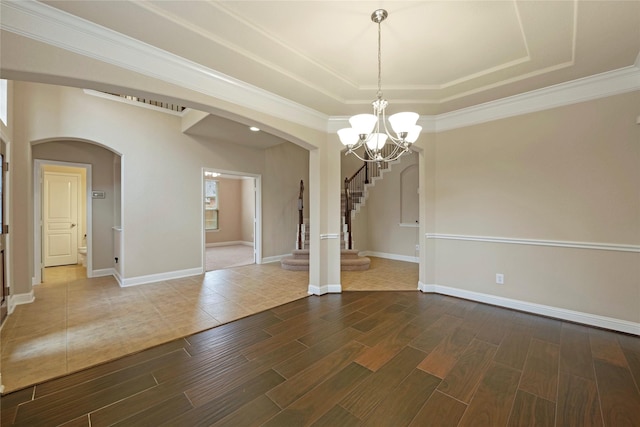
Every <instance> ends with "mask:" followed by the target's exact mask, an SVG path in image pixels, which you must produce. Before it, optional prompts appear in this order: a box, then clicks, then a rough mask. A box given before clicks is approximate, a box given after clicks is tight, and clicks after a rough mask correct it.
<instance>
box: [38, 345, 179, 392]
mask: <svg viewBox="0 0 640 427" xmlns="http://www.w3.org/2000/svg"><path fill="white" fill-rule="evenodd" d="M185 347H188V343H187V342H186V341H185V340H183V339H178V340H174V341H170V342H168V343H165V344H161V345H158V346H156V347H153V348H150V349H147V350H145V351H143V352H139V353H135V354H132V355H129V356H125V357H122V358H120V359H117V360H113V361H111V362H107V363H104V364H101V365H98V366H94V367H91V368H88V369H83V370H82V371H78V372H75V373H72V374H70V375H65V376H64V377H60V378H56V379H53V380H51V381H47V382H44V383H42V384H38V385H37V386H36V393H35V396H36V397H42V396H46V395H48V394H52V393H55V392H57V391H60V390H64V389H69V388H71V387H73V386H76V385H78V384H82V383H85V382H87V381H91V380H94V379H96V378H98V377H101V376H104V375H108V374H112V373H114V372H117V371H121V370H122V369H127V368H130V367H132V366H136V365H140V364H142V363H145V362H149V361H151V360H153V359H156V358H159V357H163V356H166V355H167V354H170V353H174V352H175V351H176V350H183V349H184V348H185Z"/></svg>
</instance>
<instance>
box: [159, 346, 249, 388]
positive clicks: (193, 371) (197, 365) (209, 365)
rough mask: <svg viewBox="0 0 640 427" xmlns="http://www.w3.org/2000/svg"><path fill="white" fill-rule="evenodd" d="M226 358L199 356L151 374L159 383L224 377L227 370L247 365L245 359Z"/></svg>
mask: <svg viewBox="0 0 640 427" xmlns="http://www.w3.org/2000/svg"><path fill="white" fill-rule="evenodd" d="M227 356H228V357H224V356H223V357H219V354H217V353H213V354H200V355H197V356H193V357H192V358H191V359H187V360H183V361H181V363H176V364H174V365H173V366H167V367H164V368H159V369H156V370H155V371H154V372H153V374H154V376H155V378H156V380H157V381H158V382H159V383H164V382H167V381H171V380H173V379H176V378H183V379H185V378H188V377H194V376H200V375H207V376H211V375H215V374H216V373H218V374H219V375H224V373H225V371H226V370H228V369H232V368H235V367H237V366H241V365H245V364H247V363H249V361H248V360H247V358H246V357H244V356H242V355H239V354H234V355H227Z"/></svg>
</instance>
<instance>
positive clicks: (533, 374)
mask: <svg viewBox="0 0 640 427" xmlns="http://www.w3.org/2000/svg"><path fill="white" fill-rule="evenodd" d="M559 358H560V349H559V346H558V345H557V344H552V343H550V342H547V341H541V340H539V339H535V338H534V339H532V340H531V343H530V345H529V354H528V355H527V361H526V363H525V365H524V370H523V373H522V380H521V381H520V389H521V390H524V391H527V392H529V393H531V394H534V395H536V396H539V397H541V398H543V399H547V400H550V401H552V402H555V401H556V395H557V391H558V364H559Z"/></svg>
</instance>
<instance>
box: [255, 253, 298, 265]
mask: <svg viewBox="0 0 640 427" xmlns="http://www.w3.org/2000/svg"><path fill="white" fill-rule="evenodd" d="M288 256H291V254H284V255H275V256H268V257H266V258H262V262H261V263H260V264H269V263H270V262H280V261H282V258H286V257H288Z"/></svg>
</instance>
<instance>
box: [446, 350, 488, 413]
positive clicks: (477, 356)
mask: <svg viewBox="0 0 640 427" xmlns="http://www.w3.org/2000/svg"><path fill="white" fill-rule="evenodd" d="M496 349H497V347H496V346H495V345H493V344H489V343H487V342H485V341H480V340H476V339H474V340H473V341H471V344H469V346H468V347H467V349H466V350H465V351H464V353H462V355H461V356H460V359H459V360H458V361H457V362H456V364H455V365H454V366H453V368H452V369H451V370H450V371H449V373H448V374H447V376H446V377H445V378H444V380H443V381H442V383H441V384H440V386H438V390H440V391H441V392H443V393H446V394H448V395H449V396H451V397H454V398H456V399H458V400H460V401H462V402H464V403H469V402H470V401H471V397H472V396H473V393H474V392H475V390H476V388H477V386H478V383H479V382H480V379H481V378H482V376H483V375H484V373H485V371H486V370H487V368H489V365H490V363H491V360H492V359H493V356H494V355H495V353H496Z"/></svg>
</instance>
